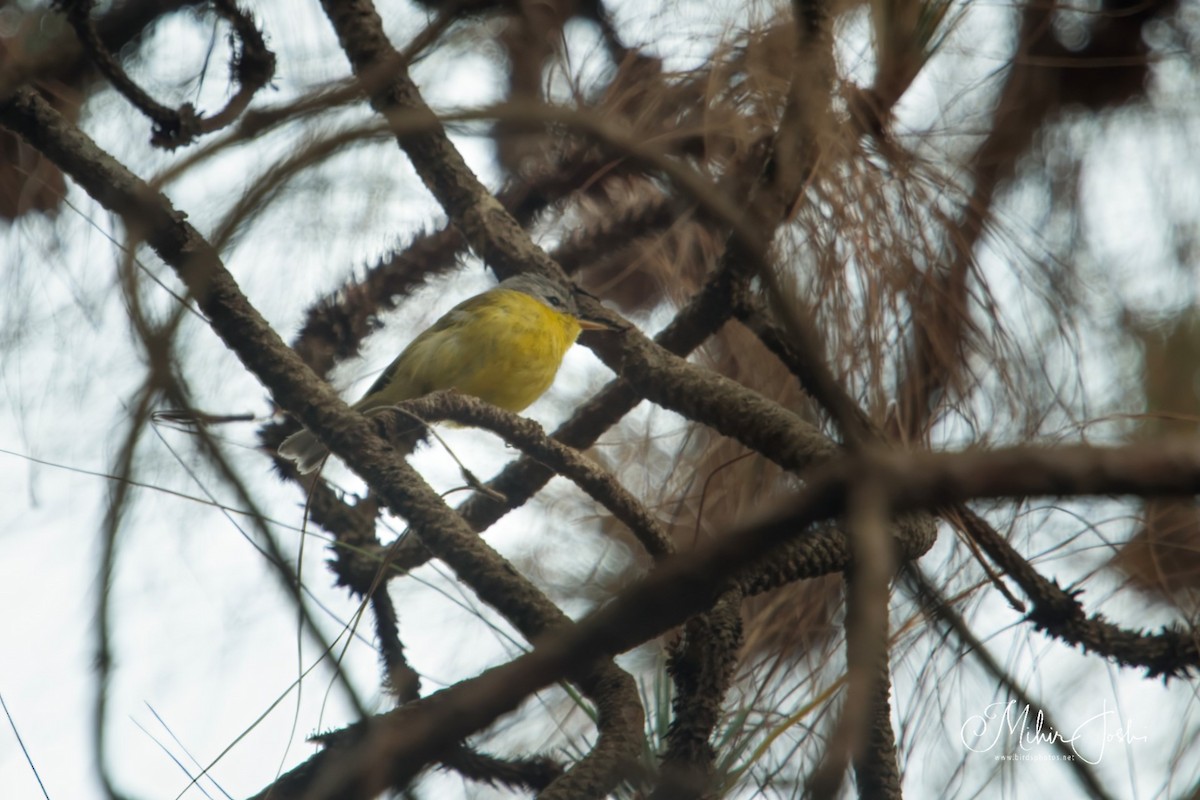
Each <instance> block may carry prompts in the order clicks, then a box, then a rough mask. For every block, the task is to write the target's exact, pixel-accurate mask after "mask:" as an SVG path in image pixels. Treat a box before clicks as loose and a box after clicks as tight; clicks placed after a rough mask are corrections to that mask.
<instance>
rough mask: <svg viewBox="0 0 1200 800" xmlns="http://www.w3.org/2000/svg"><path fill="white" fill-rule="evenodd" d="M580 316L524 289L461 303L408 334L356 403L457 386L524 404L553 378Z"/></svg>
mask: <svg viewBox="0 0 1200 800" xmlns="http://www.w3.org/2000/svg"><path fill="white" fill-rule="evenodd" d="M578 335H579V323H578V322H576V321H575V319H574V318H573V317H571V316H569V315H567V314H560V313H559V312H557V311H555V310H554V309H552V308H550V307H548V306H546V305H545V304H543V303H541V302H540V301H538V300H535V299H534V298H532V297H530V296H529V295H527V294H525V293H523V292H514V291H510V290H507V289H493V290H491V291H489V292H485V293H483V294H481V295H478V296H476V297H473V298H471V299H469V300H467V301H465V302H463V303H460V304H459V305H458V306H456V307H455V308H454V309H452V310H451V311H449V312H447V313H446V315H445V316H443V317H442V318H441V319H439V320H438V321H437V322H436V323H434V324H433V325H432V326H431V327H430V328H429V329H428V330H426V331H425V332H423V333H422V334H421V335H420V336H418V337H417V338H416V339H414V340H413V342H412V344H410V345H409V346H408V347H407V348H405V350H404V352H403V353H401V354H400V355H399V356H398V357H397V358H396V360H395V361H394V362H392V365H391V366H390V367H388V368H387V370H385V371H384V374H383V375H381V376H380V378H379V380H377V381H376V383H375V385H374V386H372V387H371V389H370V390H368V392H367V394H366V396H365V397H363V399H362V400H361V401H359V402H358V403H357V404H356V407H357V408H358V409H359V410H360V411H365V410H367V409H369V408H376V407H379V406H384V405H392V404H394V403H398V402H400V401H401V400H407V399H409V398H412V397H419V396H421V395H423V394H428V393H429V392H433V391H438V390H442V389H456V390H458V391H460V392H463V393H464V394H469V395H473V396H475V397H478V398H480V399H482V400H486V401H487V402H489V403H492V404H493V405H497V406H499V407H501V408H504V409H508V410H509V411H521V410H523V409H524V408H525V407H526V406H528V405H529V404H530V403H532V402H533V401H534V400H536V399H538V397H540V396H541V395H542V393H543V392H545V391H546V390H547V389H548V388H550V384H551V383H552V382H553V381H554V376H555V374H556V373H557V372H558V367H559V365H560V364H561V363H562V358H563V355H564V354H565V353H566V352H567V349H568V348H570V346H571V344H572V343H573V342H574V341H575V338H576V337H577V336H578Z"/></svg>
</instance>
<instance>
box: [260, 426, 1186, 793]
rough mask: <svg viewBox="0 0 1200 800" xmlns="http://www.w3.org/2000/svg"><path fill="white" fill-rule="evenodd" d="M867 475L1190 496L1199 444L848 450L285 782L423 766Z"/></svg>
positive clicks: (899, 481)
mask: <svg viewBox="0 0 1200 800" xmlns="http://www.w3.org/2000/svg"><path fill="white" fill-rule="evenodd" d="M864 478H865V479H867V480H870V481H873V482H874V483H875V485H876V486H878V487H879V490H880V491H881V492H882V493H883V498H884V502H886V503H887V504H889V505H890V506H891V507H893V508H894V509H896V510H898V511H900V510H908V511H912V510H916V509H932V508H939V507H943V506H947V505H950V504H953V503H959V502H965V501H966V500H968V499H971V498H974V497H979V498H985V497H986V498H1022V497H1027V496H1032V495H1042V494H1046V495H1060V496H1066V495H1085V494H1090V495H1107V494H1126V493H1133V494H1143V493H1145V494H1188V495H1190V494H1196V493H1197V492H1200V446H1198V445H1197V444H1196V443H1193V442H1188V443H1186V444H1180V443H1179V442H1165V443H1161V442H1160V443H1155V444H1153V445H1145V444H1141V445H1132V446H1128V447H1117V448H1100V447H1067V448H1053V449H1037V448H1013V449H1009V450H997V451H993V452H979V453H954V454H937V455H934V454H916V453H912V454H896V453H864V454H863V455H860V456H855V457H852V458H847V459H845V460H843V461H840V462H838V463H837V465H836V466H831V467H829V468H825V469H822V470H821V474H820V475H816V476H814V477H813V478H812V480H811V481H810V482H809V484H808V486H807V487H806V488H805V489H803V490H802V491H801V492H800V493H799V495H798V496H797V498H796V500H795V501H794V502H793V503H791V504H789V506H788V508H787V510H786V511H784V512H782V513H780V514H777V515H775V516H773V517H772V518H770V519H769V520H767V521H765V522H763V523H760V524H758V525H755V526H752V527H749V528H744V529H742V530H739V531H734V532H732V533H729V534H726V535H724V536H721V537H719V538H718V539H716V540H714V541H713V542H712V543H711V544H709V545H706V546H704V547H702V548H700V549H698V550H696V551H693V552H690V553H685V554H681V555H678V556H675V557H674V558H671V559H669V560H667V561H666V562H665V563H664V564H663V565H662V566H661V567H660V568H658V569H656V570H655V571H654V572H652V573H651V574H650V575H648V576H647V577H646V578H644V579H643V580H641V581H640V582H638V583H636V584H634V585H633V586H631V587H629V588H628V589H626V590H625V591H623V592H621V593H620V594H619V595H617V596H616V597H615V598H614V599H613V600H612V601H611V602H609V603H607V604H606V605H605V606H604V607H602V608H601V609H599V610H598V611H595V612H593V613H592V614H590V615H589V616H587V617H585V618H584V619H583V620H581V621H580V622H578V623H577V624H574V625H569V626H566V627H563V628H561V629H558V630H556V631H554V632H553V633H552V634H550V635H548V636H546V637H544V638H542V639H541V640H540V641H539V642H538V644H537V645H536V646H535V648H534V649H533V650H532V651H531V652H529V653H526V654H525V655H523V656H520V657H518V658H516V659H514V660H512V661H510V662H508V663H507V664H504V665H502V666H499V667H495V668H493V669H490V670H488V671H486V672H484V673H483V674H481V675H480V676H478V677H476V678H472V679H470V680H466V681H463V682H461V683H459V684H456V685H455V686H453V687H450V688H449V689H445V690H443V691H441V692H438V693H437V694H435V695H432V696H431V697H429V698H426V699H425V700H422V701H420V702H419V703H417V704H414V705H411V706H408V707H406V708H405V709H402V710H400V711H397V712H391V713H388V714H385V715H381V716H379V717H376V718H375V719H374V720H372V722H371V729H370V731H369V733H368V735H367V737H366V739H365V740H364V741H363V744H362V746H361V747H358V748H355V749H354V750H353V751H351V752H344V753H331V752H327V753H322V754H318V756H316V757H314V758H313V759H310V761H309V762H307V763H306V764H304V765H302V766H301V767H298V768H297V769H296V770H295V771H294V773H295V774H296V777H295V778H293V776H292V773H289V775H287V776H284V778H283V779H282V780H281V782H280V784H277V786H281V787H282V786H286V785H288V784H290V783H291V782H292V781H293V779H295V780H299V779H300V778H299V776H301V775H307V774H308V773H309V772H313V771H317V772H320V773H321V774H322V775H324V776H326V777H325V780H326V781H327V782H326V783H323V784H321V785H320V791H316V789H315V788H314V794H313V795H312V796H313V797H332V796H335V795H337V793H338V792H339V791H342V790H343V789H344V788H345V787H347V786H354V785H358V782H360V781H365V780H372V779H373V776H374V775H375V774H376V773H378V771H379V765H381V764H387V765H388V769H390V770H392V777H396V776H405V775H411V774H415V771H416V770H418V769H420V767H421V765H423V764H425V763H426V762H427V761H428V759H429V758H430V757H431V756H430V754H432V753H436V752H438V751H439V749H440V748H442V747H444V746H445V745H446V744H447V743H449V742H453V741H458V740H460V739H462V738H463V737H465V736H467V735H469V734H470V733H471V732H473V731H476V730H480V729H481V728H483V727H485V726H486V725H488V724H490V723H491V722H492V721H493V720H494V719H496V717H498V716H499V715H501V714H503V713H506V712H508V711H511V710H512V709H514V708H516V706H517V705H518V704H519V703H520V702H521V700H522V699H523V698H524V697H526V696H528V695H529V694H530V693H532V692H535V691H537V690H538V689H540V688H542V687H544V686H546V685H549V684H550V683H552V682H554V681H556V680H559V679H561V678H562V677H563V676H565V675H569V674H572V672H573V671H574V670H576V669H578V668H580V666H581V665H584V664H588V663H592V662H593V661H594V660H595V659H597V658H602V657H605V656H611V655H613V654H615V653H620V652H623V651H625V650H627V649H629V648H631V647H634V646H636V645H637V644H640V643H641V642H644V641H646V640H648V639H650V638H653V637H654V636H657V635H659V634H661V633H662V632H663V631H665V630H668V629H670V628H671V627H673V626H675V625H678V624H680V623H682V622H683V621H685V620H686V619H688V618H689V617H691V616H692V615H694V614H696V613H699V612H702V611H704V610H705V609H708V608H711V607H712V605H713V604H714V603H715V602H716V600H717V599H718V597H720V595H721V594H722V591H723V588H724V587H727V586H728V585H729V584H728V581H729V578H730V576H731V575H733V574H735V573H737V572H738V571H740V570H743V569H745V568H747V567H749V566H750V565H751V564H753V563H755V562H756V561H758V560H760V559H762V558H764V557H765V556H767V554H768V553H769V552H770V551H771V550H772V549H773V548H776V547H778V546H780V545H782V544H784V543H786V542H788V541H790V540H793V539H797V538H801V539H802V538H804V537H805V536H807V535H808V531H809V530H810V526H812V525H813V524H814V523H816V522H819V521H821V520H823V519H829V518H831V517H834V516H836V515H838V514H841V513H844V512H845V511H846V500H847V498H848V496H849V492H850V491H851V490H852V489H853V487H854V486H855V485H857V482H858V481H859V480H862V479H864ZM1162 636H1163V637H1168V636H1169V637H1171V638H1172V639H1173V641H1174V645H1175V648H1176V651H1177V652H1178V653H1179V654H1180V655H1181V656H1182V657H1184V658H1185V659H1186V660H1187V663H1188V664H1189V665H1191V666H1193V667H1194V666H1197V665H1200V645H1197V641H1196V640H1195V639H1194V638H1193V637H1192V636H1190V635H1187V634H1185V633H1183V632H1175V631H1171V632H1164V633H1163V634H1162ZM1164 674H1166V673H1164ZM304 785H305V786H310V785H311V782H310V781H306V782H305V783H304ZM372 785H373V784H372ZM282 796H283V797H290V796H291V795H290V794H287V793H286V792H285V793H284V794H283V795H282Z"/></svg>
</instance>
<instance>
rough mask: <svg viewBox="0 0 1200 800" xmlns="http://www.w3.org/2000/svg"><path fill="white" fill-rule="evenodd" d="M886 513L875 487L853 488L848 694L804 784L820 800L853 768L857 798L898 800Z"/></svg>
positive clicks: (849, 514)
mask: <svg viewBox="0 0 1200 800" xmlns="http://www.w3.org/2000/svg"><path fill="white" fill-rule="evenodd" d="M887 519H888V508H887V505H886V501H885V499H884V495H883V492H882V491H881V490H880V488H879V487H878V486H877V485H876V484H874V483H871V482H869V481H863V482H862V483H861V484H860V485H858V486H855V487H853V489H852V492H851V496H850V498H849V502H848V508H847V509H846V523H845V526H846V528H847V530H849V531H850V538H851V541H852V544H853V551H852V552H853V563H852V565H851V566H849V567H848V568H847V569H846V571H845V577H846V622H845V627H846V692H845V702H844V703H843V705H842V709H841V714H840V716H839V719H838V721H837V724H836V725H835V726H834V729H833V733H832V734H831V735H830V737H829V743H828V745H827V747H826V750H825V754H824V756H823V758H822V759H821V763H820V764H819V765H818V767H817V769H816V770H815V771H814V772H813V773H812V775H811V776H810V777H809V780H808V781H807V783H806V789H807V793H808V794H809V795H810V796H811V797H814V798H821V799H824V798H833V797H836V796H837V795H838V793H839V790H840V789H841V786H842V781H843V779H844V776H845V772H846V766H847V764H849V763H850V762H851V761H853V763H854V774H855V777H856V778H857V787H858V794H859V797H863V798H880V799H881V800H883V799H884V798H898V797H900V796H901V795H900V768H899V765H898V764H897V762H896V736H895V733H893V731H892V719H891V704H890V702H889V700H888V695H889V693H890V690H891V672H890V670H889V667H888V662H889V655H890V654H889V652H888V608H889V602H888V601H889V598H890V594H891V593H890V591H889V586H890V583H891V579H892V574H893V570H894V567H893V565H892V556H893V548H892V546H891V542H890V541H889V536H888V528H887Z"/></svg>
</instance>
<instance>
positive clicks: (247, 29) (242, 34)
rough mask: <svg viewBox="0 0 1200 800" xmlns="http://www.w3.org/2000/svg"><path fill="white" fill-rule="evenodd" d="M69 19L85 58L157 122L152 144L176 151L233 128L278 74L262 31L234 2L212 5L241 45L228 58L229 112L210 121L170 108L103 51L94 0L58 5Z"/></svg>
mask: <svg viewBox="0 0 1200 800" xmlns="http://www.w3.org/2000/svg"><path fill="white" fill-rule="evenodd" d="M60 3H61V5H62V6H63V8H64V9H65V10H66V15H67V19H68V20H69V21H70V23H71V26H72V27H73V28H74V29H75V33H76V35H77V36H78V37H79V41H80V42H81V43H82V44H83V47H84V49H85V50H86V52H87V56H88V57H89V58H90V59H91V61H92V63H93V64H95V66H96V68H97V69H98V70H100V72H101V73H103V74H104V76H105V77H106V78H108V80H109V81H110V82H111V83H112V85H113V87H114V88H116V90H117V91H118V92H120V93H121V94H122V95H124V97H125V99H127V100H128V101H129V102H130V103H132V104H133V105H134V107H136V108H137V109H138V110H139V111H141V112H142V113H143V114H144V115H145V116H147V117H148V118H149V119H150V120H151V122H153V123H154V132H153V135H152V136H151V138H150V141H151V143H152V144H154V145H155V146H157V147H163V148H166V149H169V150H173V149H175V148H176V147H181V146H183V145H186V144H189V143H191V142H192V141H193V140H194V139H195V138H196V137H197V136H201V135H203V134H206V133H212V132H213V131H217V130H220V129H221V128H223V127H225V126H226V125H229V124H230V123H231V122H233V120H235V119H237V117H238V116H239V115H240V114H241V113H242V111H244V110H245V109H246V107H247V106H249V105H250V100H251V99H252V98H253V97H254V95H255V94H256V93H257V92H258V90H259V89H261V88H263V87H264V86H266V85H267V83H268V82H270V80H271V77H272V76H273V75H274V74H275V54H274V53H272V52H271V51H270V50H268V49H267V45H266V42H265V41H264V40H263V35H262V31H260V30H259V29H258V26H256V25H255V24H254V21H253V20H252V19H251V18H250V17H249V15H247V14H246V13H245V12H243V11H242V10H240V9H239V8H238V7H237V5H235V3H234V2H233V0H213V1H212V3H211V7H212V9H213V10H214V11H215V12H216V13H217V14H218V15H220V16H222V17H224V18H225V19H226V20H228V21H229V23H230V25H231V26H232V27H233V31H234V33H235V35H236V41H237V43H238V44H237V46H236V47H235V48H234V51H233V55H232V56H231V58H230V62H229V66H230V73H231V74H232V75H233V79H234V80H235V81H236V82H237V83H238V91H237V93H235V94H234V96H233V97H231V98H230V99H229V102H228V103H227V104H226V105H225V108H223V109H221V110H220V111H219V112H217V113H216V114H214V115H213V116H211V117H205V116H204V115H203V113H197V112H196V109H195V107H193V106H192V104H191V103H184V104H183V105H182V106H180V107H179V108H178V109H171V108H167V107H166V106H164V105H162V104H161V103H159V102H157V101H156V100H154V99H153V98H152V97H150V95H149V94H147V93H146V91H145V90H144V89H142V87H140V86H138V85H137V83H135V82H134V81H133V79H132V78H130V77H129V75H128V74H126V72H125V70H124V68H122V67H121V65H120V64H119V63H117V59H115V58H114V57H113V55H112V53H111V52H109V50H108V49H107V48H106V47H105V46H104V42H103V41H102V40H101V38H100V35H99V33H98V32H97V30H96V26H95V23H94V22H93V20H92V17H91V10H92V6H93V4H94V0H60Z"/></svg>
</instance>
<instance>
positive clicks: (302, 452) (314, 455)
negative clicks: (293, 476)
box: [279, 428, 329, 475]
mask: <svg viewBox="0 0 1200 800" xmlns="http://www.w3.org/2000/svg"><path fill="white" fill-rule="evenodd" d="M279 455H281V456H283V457H284V458H288V459H291V460H292V461H295V462H296V469H297V470H299V472H300V474H301V475H307V474H308V473H310V472H312V471H313V470H315V469H316V468H317V467H319V466H321V462H323V461H324V460H325V457H326V456H327V455H329V448H328V447H326V446H325V445H323V444H321V440H320V439H318V438H317V437H316V436H314V435H313V433H312V431H310V430H309V429H308V428H305V429H304V430H301V431H297V432H296V433H293V434H292V435H291V436H289V437H287V438H286V439H284V440H283V443H282V444H280V445H279Z"/></svg>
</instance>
